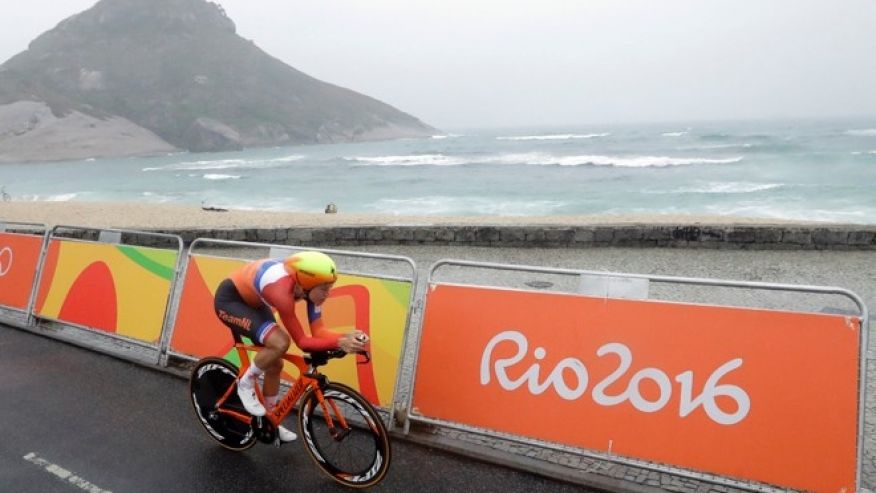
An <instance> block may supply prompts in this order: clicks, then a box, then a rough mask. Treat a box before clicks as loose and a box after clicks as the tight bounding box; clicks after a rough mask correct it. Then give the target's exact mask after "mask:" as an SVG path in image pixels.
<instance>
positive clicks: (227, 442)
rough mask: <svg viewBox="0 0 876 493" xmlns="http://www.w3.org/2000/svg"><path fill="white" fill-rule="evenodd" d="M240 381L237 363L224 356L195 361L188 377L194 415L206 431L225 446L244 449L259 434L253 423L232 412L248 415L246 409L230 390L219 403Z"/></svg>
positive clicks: (248, 446) (253, 441)
mask: <svg viewBox="0 0 876 493" xmlns="http://www.w3.org/2000/svg"><path fill="white" fill-rule="evenodd" d="M236 384H237V367H236V366H234V365H232V364H231V363H229V362H227V361H225V360H224V359H222V358H204V359H202V360H200V361H198V363H197V364H196V365H195V369H194V370H192V376H191V377H190V379H189V394H190V395H191V398H192V406H194V408H195V415H197V417H198V421H199V422H200V423H201V425H202V426H203V427H204V429H205V430H206V431H207V433H208V434H209V435H210V436H211V437H212V438H213V439H214V440H216V441H217V442H219V444H221V445H222V446H223V447H225V448H228V449H231V450H235V451H242V450H246V449H248V448H250V447H252V446H253V445H255V443H256V434H255V431H254V430H253V427H252V425H251V424H250V423H244V422H243V421H241V420H240V419H238V418H236V417H234V416H232V415H231V414H229V411H230V412H234V413H237V414H238V415H240V416H248V414H247V412H246V409H244V408H243V404H242V403H241V402H240V398H239V397H237V392H235V391H234V389H232V390H231V393H230V395H229V396H228V398H227V399H226V400H225V402H224V403H223V404H222V406H217V405H216V403H217V402H218V401H219V399H221V398H222V396H224V395H225V394H226V392H228V389H229V388H231V387H232V386H234V385H236Z"/></svg>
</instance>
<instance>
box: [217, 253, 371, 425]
mask: <svg viewBox="0 0 876 493" xmlns="http://www.w3.org/2000/svg"><path fill="white" fill-rule="evenodd" d="M336 280H337V272H336V266H335V263H334V261H333V260H332V259H331V258H330V257H329V256H328V255H326V254H324V253H322V252H316V251H308V252H299V253H296V254H294V255H291V256H289V257H286V258H285V259H262V260H255V261H252V262H249V263H247V264H246V265H244V266H242V267H240V268H239V269H237V270H236V271H234V272H232V273H231V275H230V276H229V277H228V279H225V280H224V281H222V282H221V283H220V284H219V287H218V288H217V290H216V296H215V302H214V307H215V310H216V315H217V316H218V317H219V319H220V320H222V322H223V323H225V325H227V326H228V327H229V328H230V329H231V330H232V331H233V332H234V333H236V334H238V335H240V336H246V337H249V338H250V339H251V340H252V341H253V343H254V344H257V345H260V346H264V349H262V350H261V351H259V352H258V354H257V355H256V357H255V359H254V360H253V364H252V365H250V367H249V369H248V370H247V371H246V373H245V374H244V375H243V376H242V377H241V378H240V379H239V380H238V383H237V395H238V396H239V397H240V400H241V402H242V403H243V406H244V407H245V408H246V411H247V412H248V413H250V414H252V415H253V416H264V415H265V414H266V413H267V410H268V409H270V408H272V407H273V406H274V405H276V404H277V402H278V401H279V398H280V396H279V393H280V374H281V372H282V370H283V359H282V355H283V354H285V353H286V351H287V350H288V349H289V344H290V342H291V341H295V345H297V346H298V347H299V348H301V350H302V351H305V352H313V351H327V350H331V349H341V350H343V351H345V352H347V353H351V352H357V351H363V350H364V349H365V342H367V340H368V338H367V336H366V335H365V334H364V333H363V332H361V331H359V330H356V331H353V332H351V333H348V334H339V333H337V332H333V331H331V330H329V329H327V328H326V327H325V325H324V323H323V321H322V318H321V316H322V311H321V306H322V304H323V302H325V300H326V298H328V295H329V291H330V290H331V288H332V285H333V284H334V282H335V281H336ZM300 300H304V301H305V302H306V303H307V319H308V322H309V325H310V334H311V335H307V334H306V333H305V332H304V329H303V328H302V325H301V323H300V322H299V320H298V317H297V316H296V315H295V303H296V302H297V301H300ZM274 310H276V311H277V315H278V316H279V318H280V320H281V321H282V322H283V326H280V325H279V324H278V323H277V321H276V319H275V318H274V313H273V311H274ZM283 327H285V329H284V328H283ZM262 375H264V386H263V390H262V395H263V396H264V404H262V402H261V401H260V400H259V398H258V394H257V393H256V386H257V385H258V379H259V377H261V376H262ZM278 431H279V433H278V435H279V437H280V441H282V442H290V441H292V440H295V438H297V437H296V435H295V433H294V432H292V431H290V430H288V429H286V428H284V427H282V426H281V427H280V428H279V430H278Z"/></svg>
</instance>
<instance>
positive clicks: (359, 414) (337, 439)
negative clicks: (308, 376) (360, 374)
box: [298, 383, 391, 488]
mask: <svg viewBox="0 0 876 493" xmlns="http://www.w3.org/2000/svg"><path fill="white" fill-rule="evenodd" d="M319 394H320V392H319V390H317V389H314V390H311V391H309V392H308V393H307V395H305V396H304V400H303V404H302V406H301V409H300V411H299V412H298V427H299V430H300V432H301V436H302V437H303V440H302V441H303V442H304V446H305V447H306V448H307V452H308V453H309V454H310V457H311V458H313V460H314V462H316V465H317V466H319V468H320V469H322V470H323V471H324V472H325V473H326V474H328V475H329V476H331V478H332V479H334V480H335V481H337V482H339V483H341V484H343V485H345V486H350V487H353V488H367V487H369V486H373V485H375V484H377V483H379V482H380V481H381V480H382V479H383V477H384V476H385V475H386V471H387V470H388V469H389V460H390V457H391V450H390V446H389V434H388V433H387V432H386V427H385V426H384V425H383V421H382V420H381V419H380V415H379V414H377V411H375V410H374V408H373V407H372V406H371V404H370V403H369V402H368V401H367V400H365V398H364V397H362V396H361V395H359V393H358V392H356V391H355V390H353V389H351V388H350V387H347V386H346V385H342V384H338V383H330V384H328V385H327V386H326V388H325V389H324V390H323V391H322V402H320V398H319ZM330 423H331V424H330Z"/></svg>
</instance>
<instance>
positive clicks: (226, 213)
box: [0, 201, 830, 229]
mask: <svg viewBox="0 0 876 493" xmlns="http://www.w3.org/2000/svg"><path fill="white" fill-rule="evenodd" d="M208 209H209V207H208ZM0 221H7V222H24V223H38V224H45V225H47V226H55V225H59V224H60V225H66V226H83V227H95V228H122V229H233V228H290V227H295V226H308V227H321V226H323V227H334V226H368V225H375V226H411V225H451V224H457V225H460V224H463V225H542V224H543V225H592V224H626V225H630V224H685V225H694V224H748V225H752V224H796V223H801V224H802V222H801V221H788V220H777V219H762V218H761V219H758V218H742V217H731V216H687V215H625V216H606V215H599V216H484V215H472V216H403V215H379V214H345V213H343V212H339V213H336V214H325V213H321V212H320V213H315V212H314V213H309V212H279V211H260V210H259V211H257V210H240V209H230V210H222V211H216V210H205V208H202V207H201V206H196V205H184V204H168V203H129V202H125V203H121V202H19V201H11V202H0ZM808 224H830V223H808Z"/></svg>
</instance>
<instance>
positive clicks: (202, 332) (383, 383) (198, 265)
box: [170, 255, 411, 406]
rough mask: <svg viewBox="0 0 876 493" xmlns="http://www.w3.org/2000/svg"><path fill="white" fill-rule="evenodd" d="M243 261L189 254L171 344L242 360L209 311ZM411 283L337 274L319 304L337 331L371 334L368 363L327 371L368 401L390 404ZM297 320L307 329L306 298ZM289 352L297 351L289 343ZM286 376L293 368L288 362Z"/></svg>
mask: <svg viewBox="0 0 876 493" xmlns="http://www.w3.org/2000/svg"><path fill="white" fill-rule="evenodd" d="M243 263H244V261H242V260H235V259H225V258H216V257H209V256H199V255H192V256H190V257H189V263H188V267H187V270H186V276H185V282H184V284H183V291H182V296H181V298H180V304H179V309H178V312H177V318H176V322H175V324H174V328H173V337H172V338H171V343H170V348H171V350H173V351H176V352H179V353H184V354H189V355H192V356H197V357H203V356H223V357H225V358H226V359H228V360H230V361H232V362H234V363H235V364H240V361H239V359H238V357H237V353H236V351H234V349H233V348H234V340H233V339H232V336H231V331H230V329H228V327H227V326H226V325H225V324H223V323H222V322H221V321H220V320H219V319H218V318H217V317H216V314H215V312H214V310H213V295H214V293H215V292H216V288H217V287H218V286H219V283H221V282H222V281H223V280H224V279H225V278H226V277H228V275H229V274H230V273H231V271H233V270H234V269H235V268H237V267H239V266H240V265H243ZM410 295H411V283H410V282H409V281H395V280H386V279H377V278H373V277H365V276H352V275H346V274H341V275H340V277H339V278H338V281H337V282H336V283H335V285H334V288H332V291H331V294H330V296H329V298H328V299H327V300H326V302H325V304H324V305H323V310H322V317H323V320H324V321H325V324H326V327H328V328H329V329H331V330H334V331H336V332H350V331H352V330H353V329H360V330H362V331H364V332H366V333H368V334H369V336H370V337H371V343H370V349H371V362H370V363H368V364H362V365H357V364H356V358H353V357H347V358H342V359H339V360H333V361H332V362H331V363H329V364H328V365H327V366H326V367H325V373H326V374H327V375H328V376H329V377H330V378H331V379H333V380H337V381H340V382H344V383H346V384H348V385H351V386H353V387H355V388H357V389H358V390H359V391H360V392H362V394H363V395H364V396H365V397H367V398H368V399H369V400H370V401H371V402H373V403H375V404H377V405H381V406H389V405H390V404H391V403H392V402H393V397H394V395H393V392H394V389H395V381H396V376H397V372H398V364H399V359H400V355H401V350H402V343H403V340H404V331H405V324H406V321H407V314H408V309H409V303H410ZM297 308H298V310H299V311H298V319H299V320H301V321H302V323H303V325H304V327H305V330H306V328H307V314H306V313H305V303H303V302H302V303H298V306H297ZM289 352H290V353H293V354H301V351H300V350H299V349H298V348H297V347H295V344H294V343H293V344H292V348H291V349H290V350H289ZM286 372H287V373H286V378H287V379H291V378H294V376H295V375H297V368H295V367H294V366H293V365H291V364H289V363H287V364H286Z"/></svg>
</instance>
